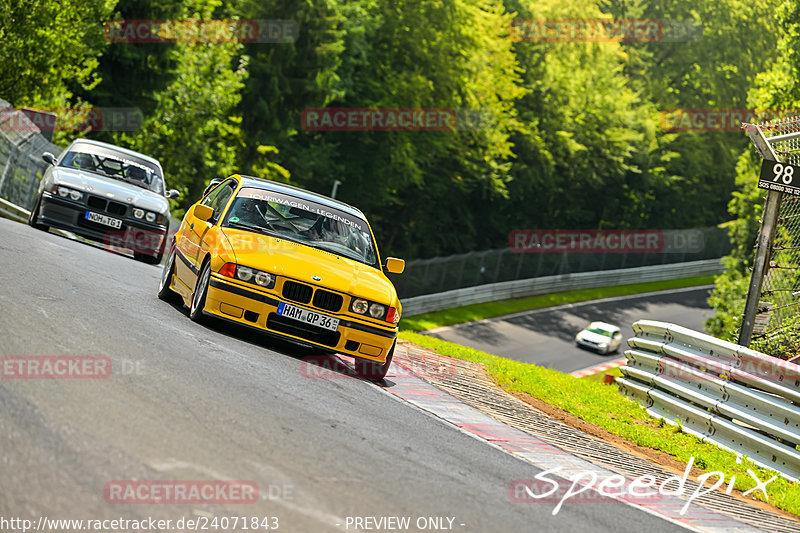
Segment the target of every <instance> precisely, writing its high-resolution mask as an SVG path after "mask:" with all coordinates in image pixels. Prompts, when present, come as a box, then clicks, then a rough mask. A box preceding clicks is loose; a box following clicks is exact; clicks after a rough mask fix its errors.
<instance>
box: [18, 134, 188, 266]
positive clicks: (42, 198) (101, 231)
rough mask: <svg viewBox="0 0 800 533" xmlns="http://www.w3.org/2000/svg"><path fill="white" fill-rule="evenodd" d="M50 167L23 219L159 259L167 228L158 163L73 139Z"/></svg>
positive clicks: (49, 158)
mask: <svg viewBox="0 0 800 533" xmlns="http://www.w3.org/2000/svg"><path fill="white" fill-rule="evenodd" d="M42 159H44V160H45V161H46V162H47V163H48V164H49V166H48V167H47V170H46V171H45V173H44V176H43V177H42V181H41V183H40V184H39V190H38V194H37V199H36V203H35V205H34V207H33V209H31V215H30V218H29V220H28V224H30V225H31V226H32V227H34V228H36V229H40V230H44V231H47V230H48V229H49V228H50V227H51V226H53V227H56V228H61V229H64V230H67V231H71V232H73V233H77V234H78V235H81V236H83V237H86V238H89V239H93V240H96V241H100V242H103V243H104V244H107V245H115V244H118V245H120V246H122V247H125V248H128V249H130V250H132V251H133V256H134V258H136V259H138V260H140V261H144V262H147V263H153V264H157V263H159V262H160V261H161V257H162V255H163V253H164V247H165V244H166V242H167V236H168V233H169V199H170V198H178V197H179V193H178V191H176V190H167V188H166V184H165V183H164V172H163V170H162V169H161V164H160V163H159V162H158V161H157V160H156V159H153V158H152V157H148V156H146V155H144V154H140V153H138V152H134V151H132V150H127V149H125V148H121V147H119V146H114V145H112V144H106V143H102V142H99V141H93V140H89V139H77V140H75V141H74V142H73V143H72V144H70V145H69V147H68V148H67V149H66V150H64V153H62V154H61V155H60V156H59V157H58V158H56V157H55V156H54V155H53V154H51V153H44V154H42Z"/></svg>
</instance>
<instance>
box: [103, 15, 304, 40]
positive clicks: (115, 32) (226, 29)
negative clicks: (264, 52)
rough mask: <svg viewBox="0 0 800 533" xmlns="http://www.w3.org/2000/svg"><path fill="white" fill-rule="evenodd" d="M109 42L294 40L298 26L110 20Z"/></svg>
mask: <svg viewBox="0 0 800 533" xmlns="http://www.w3.org/2000/svg"><path fill="white" fill-rule="evenodd" d="M103 33H104V34H105V38H106V41H108V42H110V43H147V44H167V43H217V44H219V43H293V42H295V41H296V40H297V37H298V35H299V33H300V27H299V25H298V24H297V22H295V21H294V20H283V19H281V20H241V19H216V20H197V19H172V20H144V19H137V20H109V21H108V22H106V23H105V24H104V25H103Z"/></svg>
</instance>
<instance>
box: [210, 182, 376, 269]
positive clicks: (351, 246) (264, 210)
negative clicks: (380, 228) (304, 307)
mask: <svg viewBox="0 0 800 533" xmlns="http://www.w3.org/2000/svg"><path fill="white" fill-rule="evenodd" d="M222 225H223V226H226V227H233V228H238V229H246V230H250V231H257V232H260V233H266V234H269V235H274V236H276V237H281V238H285V239H291V240H293V241H296V242H299V243H301V244H306V245H308V246H312V247H314V248H320V249H322V250H326V251H328V252H332V253H335V254H338V255H342V256H344V257H348V258H350V259H354V260H356V261H360V262H361V263H365V264H367V265H370V266H375V267H377V263H378V255H377V253H376V252H375V246H374V241H373V239H372V234H371V233H370V230H369V226H368V225H367V223H366V221H364V220H362V219H360V218H358V217H354V216H353V215H351V214H349V213H344V212H342V211H339V210H338V209H335V208H332V207H329V206H325V205H321V204H318V203H316V202H312V201H309V200H306V199H301V198H296V197H293V196H288V195H284V194H280V193H276V192H272V191H267V190H264V189H257V188H247V187H246V188H243V189H242V190H241V191H239V194H238V195H237V196H236V198H235V199H234V201H233V203H232V204H231V207H230V208H229V209H228V211H227V213H226V214H225V219H224V220H223V224H222Z"/></svg>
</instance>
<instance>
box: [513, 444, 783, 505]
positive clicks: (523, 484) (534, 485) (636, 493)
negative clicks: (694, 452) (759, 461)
mask: <svg viewBox="0 0 800 533" xmlns="http://www.w3.org/2000/svg"><path fill="white" fill-rule="evenodd" d="M693 464H694V456H692V457H691V458H690V459H689V462H688V463H687V464H686V469H685V470H684V472H683V475H682V476H677V475H676V476H671V477H669V478H667V479H665V480H663V481H661V482H660V483H659V482H658V481H657V480H656V477H655V476H653V475H650V474H645V475H642V476H639V477H637V478H636V479H633V480H630V481H629V480H627V479H625V477H623V476H621V475H619V474H614V475H611V476H609V477H606V478H604V479H599V477H598V475H597V473H596V472H593V471H589V470H587V471H582V472H578V473H577V474H575V475H573V476H571V477H568V478H563V477H558V478H553V477H550V476H553V475H557V473H558V472H559V471H560V470H562V467H561V466H557V467H555V468H551V469H549V470H545V471H544V472H541V473H539V474H537V475H536V476H534V479H516V480H514V481H512V482H511V483H510V484H509V486H508V493H509V498H510V499H511V501H512V502H515V503H552V502H557V503H556V506H555V507H554V508H553V512H552V514H553V515H554V516H555V515H557V514H558V513H559V511H561V508H562V507H563V505H564V504H565V503H566V502H567V501H568V500H573V502H583V503H597V502H601V501H611V500H613V499H621V500H625V501H629V502H632V503H636V504H648V503H654V502H658V501H660V499H662V498H663V497H670V496H671V497H682V496H685V495H686V494H687V492H691V493H690V494H689V498H688V500H686V502H685V503H684V505H683V507H681V510H680V514H681V515H684V514H686V511H687V510H688V509H689V506H690V505H691V504H692V502H693V501H694V500H696V499H697V498H699V497H701V496H703V495H705V494H708V493H710V492H713V491H715V490H717V489H719V488H720V487H722V486H723V485H724V484H725V481H726V478H725V474H724V473H723V472H720V471H718V470H717V471H714V472H706V473H705V474H700V475H699V476H697V487H695V489H694V490H691V489H688V487H687V485H686V482H687V481H688V479H689V473H690V472H691V470H692V465H693ZM747 473H748V475H750V477H751V478H752V479H753V481H754V482H755V486H753V487H752V488H750V489H748V490H747V491H745V492H744V493H743V494H742V495H743V496H747V495H748V494H750V493H752V492H754V491H757V490H758V491H761V492H762V493H763V494H764V497H765V498H766V499H769V495H768V494H767V485H768V484H770V483H771V482H772V481H774V480H775V479H777V477H778V476H772V477H771V478H770V479H768V480H767V481H761V480H760V479H759V478H758V476H757V475H756V474H755V472H753V471H752V470H751V469H749V468H748V469H747ZM711 478H717V479H716V481H715V482H714V483H713V484H711V486H709V487H706V483H707V482H708V481H709V480H710V479H711ZM564 479H566V481H567V482H568V484H569V487H568V488H565V486H564V485H563V482H564ZM735 482H736V476H731V478H730V479H729V480H728V486H727V488H726V489H725V493H726V494H730V493H731V491H732V490H733V486H734V483H735ZM592 492H594V493H595V494H592Z"/></svg>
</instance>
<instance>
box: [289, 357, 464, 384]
mask: <svg viewBox="0 0 800 533" xmlns="http://www.w3.org/2000/svg"><path fill="white" fill-rule="evenodd" d="M361 363H363V364H367V365H375V366H376V367H378V366H381V365H382V364H383V363H380V362H378V361H367V360H362V361H361ZM391 372H392V374H391V377H394V378H399V377H416V378H419V377H421V378H423V379H438V380H443V379H451V378H452V377H453V376H455V374H456V367H455V365H453V363H452V361H451V360H450V359H449V358H445V357H428V358H426V359H425V360H424V361H419V360H410V361H403V364H399V363H397V362H395V363H394V364H393V365H392V368H391ZM300 373H301V374H302V376H303V377H304V378H308V379H343V378H352V377H358V376H359V374H358V372H357V371H356V369H354V368H352V367H350V366H348V365H346V364H344V363H343V362H342V361H341V360H340V359H338V358H337V357H334V356H330V355H311V356H308V357H304V358H303V361H302V363H301V364H300Z"/></svg>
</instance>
